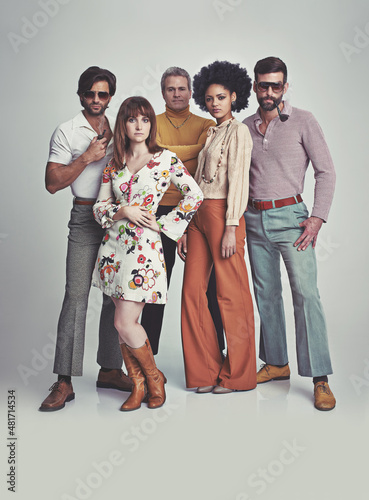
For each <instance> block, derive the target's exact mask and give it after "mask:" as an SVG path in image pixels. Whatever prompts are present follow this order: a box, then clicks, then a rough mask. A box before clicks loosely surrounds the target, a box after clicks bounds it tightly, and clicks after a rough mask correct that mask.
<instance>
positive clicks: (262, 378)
mask: <svg viewBox="0 0 369 500" xmlns="http://www.w3.org/2000/svg"><path fill="white" fill-rule="evenodd" d="M290 373H291V372H290V367H289V366H288V364H287V365H286V366H282V368H279V367H278V366H274V365H267V364H264V365H262V366H261V368H260V370H259V371H258V373H257V374H256V382H257V383H258V384H265V382H270V381H271V380H289V378H290Z"/></svg>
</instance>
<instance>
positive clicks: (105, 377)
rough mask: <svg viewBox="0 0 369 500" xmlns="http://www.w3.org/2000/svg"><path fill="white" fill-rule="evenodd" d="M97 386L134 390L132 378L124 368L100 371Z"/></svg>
mask: <svg viewBox="0 0 369 500" xmlns="http://www.w3.org/2000/svg"><path fill="white" fill-rule="evenodd" d="M96 387H100V388H102V389H117V390H118V391H127V392H131V391H132V387H133V384H132V380H131V379H130V378H129V377H127V375H126V374H125V373H124V371H123V370H110V371H109V372H103V371H102V370H100V371H99V375H98V377H97V382H96Z"/></svg>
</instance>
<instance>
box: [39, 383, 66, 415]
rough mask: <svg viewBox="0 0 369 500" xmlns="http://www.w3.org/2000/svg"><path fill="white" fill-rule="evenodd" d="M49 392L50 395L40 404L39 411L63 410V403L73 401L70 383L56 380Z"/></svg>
mask: <svg viewBox="0 0 369 500" xmlns="http://www.w3.org/2000/svg"><path fill="white" fill-rule="evenodd" d="M49 391H51V393H50V394H49V395H48V396H47V398H46V399H45V400H44V401H43V403H42V404H41V406H40V408H39V410H40V411H57V410H61V409H62V408H64V406H65V403H66V402H68V401H72V399H74V392H73V386H72V382H66V381H65V380H64V379H61V380H58V382H55V384H53V385H52V386H51V387H50V389H49Z"/></svg>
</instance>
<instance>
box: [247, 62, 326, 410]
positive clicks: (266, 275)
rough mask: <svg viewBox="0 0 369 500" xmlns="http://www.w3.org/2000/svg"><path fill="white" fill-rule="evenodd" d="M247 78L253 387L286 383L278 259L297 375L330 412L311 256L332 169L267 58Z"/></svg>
mask: <svg viewBox="0 0 369 500" xmlns="http://www.w3.org/2000/svg"><path fill="white" fill-rule="evenodd" d="M254 73H255V81H254V86H253V89H254V92H255V93H256V97H257V100H258V102H259V108H258V110H257V112H256V113H255V114H254V115H252V116H249V117H248V118H246V120H244V123H245V124H246V125H247V126H248V127H249V129H250V132H251V136H252V140H253V151H252V157H251V168H250V199H249V204H248V209H247V211H246V212H245V219H246V234H247V244H248V251H249V257H250V263H251V270H252V275H253V283H254V292H255V299H256V302H257V305H258V309H259V315H260V324H261V327H260V352H259V356H260V358H261V359H262V360H263V361H264V363H265V364H263V365H262V367H261V368H260V370H259V372H258V375H257V381H258V383H259V384H261V383H265V382H269V381H271V380H285V379H289V378H290V369H289V366H288V354H287V342H286V326H285V318H284V308H283V299H282V285H281V274H280V257H281V256H282V259H283V261H284V263H285V266H286V268H287V273H288V277H289V281H290V286H291V291H292V298H293V306H294V313H295V330H296V349H297V362H298V372H299V375H302V376H305V377H313V383H314V399H315V403H314V405H315V407H316V408H317V409H318V410H332V409H333V408H334V407H335V404H336V401H335V398H334V396H333V394H332V392H331V390H330V388H329V385H328V377H327V376H328V375H329V374H331V373H332V367H331V362H330V356H329V349H328V340H327V331H326V324H325V318H324V313H323V308H322V305H321V302H320V297H319V292H318V288H317V266H316V257H315V250H314V248H315V245H316V241H317V236H318V233H319V230H320V228H321V226H322V224H323V222H326V221H327V217H328V212H329V209H330V206H331V203H332V198H333V192H334V186H335V171H334V166H333V162H332V158H331V155H330V153H329V150H328V147H327V144H326V142H325V139H324V136H323V132H322V130H321V128H320V126H319V124H318V122H317V121H316V119H315V118H314V116H313V115H312V114H311V113H310V112H308V111H303V110H301V109H298V108H294V107H292V106H291V105H290V104H289V102H288V101H283V95H284V94H285V93H286V91H287V89H288V83H287V67H286V65H285V64H284V62H283V61H281V59H279V58H276V57H267V58H265V59H262V60H260V61H258V62H257V64H256V66H255V68H254ZM310 162H311V164H312V166H313V169H314V176H315V191H314V206H313V209H312V213H311V215H310V216H309V214H308V211H307V208H306V206H305V204H304V203H303V201H302V197H301V193H302V192H303V187H304V179H305V173H306V170H307V168H308V165H309V163H310Z"/></svg>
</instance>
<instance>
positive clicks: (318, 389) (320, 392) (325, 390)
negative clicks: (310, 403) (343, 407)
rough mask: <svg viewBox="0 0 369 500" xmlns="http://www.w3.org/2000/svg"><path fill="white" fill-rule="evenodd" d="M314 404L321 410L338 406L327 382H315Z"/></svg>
mask: <svg viewBox="0 0 369 500" xmlns="http://www.w3.org/2000/svg"><path fill="white" fill-rule="evenodd" d="M314 406H315V408H316V409H317V410H321V411H329V410H333V408H334V407H335V406H336V399H335V397H334V396H333V393H332V391H331V390H330V388H329V385H328V383H327V382H317V383H316V384H314Z"/></svg>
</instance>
